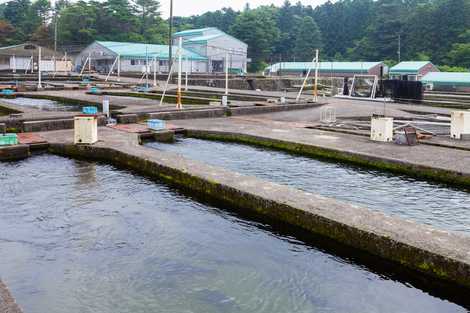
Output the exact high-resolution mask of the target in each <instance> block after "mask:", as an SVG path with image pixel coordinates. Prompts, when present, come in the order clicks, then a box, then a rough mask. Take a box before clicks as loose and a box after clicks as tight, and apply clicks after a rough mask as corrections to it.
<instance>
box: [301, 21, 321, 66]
mask: <svg viewBox="0 0 470 313" xmlns="http://www.w3.org/2000/svg"><path fill="white" fill-rule="evenodd" d="M321 47H322V39H321V33H320V29H319V28H318V26H317V23H315V21H314V20H313V18H311V17H310V16H306V17H304V18H303V19H302V24H301V26H300V28H299V31H298V33H297V36H296V41H295V56H296V59H297V60H299V61H305V62H309V61H310V60H311V59H313V56H314V55H315V52H314V51H315V49H320V48H321Z"/></svg>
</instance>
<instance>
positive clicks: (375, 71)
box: [265, 62, 388, 77]
mask: <svg viewBox="0 0 470 313" xmlns="http://www.w3.org/2000/svg"><path fill="white" fill-rule="evenodd" d="M310 67H311V68H312V69H313V68H314V67H315V64H312V63H311V62H281V63H275V64H272V65H271V66H268V67H267V68H266V69H265V75H295V76H302V75H306V74H307V72H308V69H309V68H310ZM381 69H382V70H383V74H386V73H387V71H388V67H387V66H386V65H385V64H384V63H383V62H320V63H319V75H320V76H332V77H353V76H354V75H377V76H380V72H381ZM312 74H313V72H312Z"/></svg>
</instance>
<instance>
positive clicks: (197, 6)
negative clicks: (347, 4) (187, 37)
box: [160, 0, 326, 17]
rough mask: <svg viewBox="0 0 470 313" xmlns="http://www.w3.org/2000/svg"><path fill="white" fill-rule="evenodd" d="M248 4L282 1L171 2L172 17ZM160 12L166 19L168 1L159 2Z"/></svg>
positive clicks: (311, 1) (279, 1) (312, 1)
mask: <svg viewBox="0 0 470 313" xmlns="http://www.w3.org/2000/svg"><path fill="white" fill-rule="evenodd" d="M247 2H249V3H250V7H251V8H255V7H257V6H260V5H269V4H274V5H276V6H280V5H282V3H283V2H284V0H249V1H247V0H173V5H174V9H173V10H174V15H176V16H190V15H197V14H201V13H204V12H207V11H215V10H218V9H222V8H223V7H231V8H233V9H235V10H241V9H243V7H244V6H245V4H246V3H247ZM290 2H291V3H293V4H294V3H296V2H297V0H290ZM301 2H302V3H303V4H305V5H308V4H310V5H311V6H313V7H315V6H317V5H319V4H321V3H323V2H326V0H303V1H301ZM160 3H161V6H162V7H161V11H162V15H163V17H168V15H169V13H168V12H169V11H170V0H160Z"/></svg>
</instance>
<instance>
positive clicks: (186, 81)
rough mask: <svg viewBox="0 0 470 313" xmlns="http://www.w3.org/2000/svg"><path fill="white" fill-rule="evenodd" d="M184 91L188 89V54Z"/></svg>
mask: <svg viewBox="0 0 470 313" xmlns="http://www.w3.org/2000/svg"><path fill="white" fill-rule="evenodd" d="M191 67H192V66H191ZM191 70H192V68H191ZM184 91H188V56H186V79H185V83H184Z"/></svg>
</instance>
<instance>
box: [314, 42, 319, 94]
mask: <svg viewBox="0 0 470 313" xmlns="http://www.w3.org/2000/svg"><path fill="white" fill-rule="evenodd" d="M318 54H319V51H318V49H317V50H315V85H314V87H313V92H314V101H317V100H318V89H317V83H318Z"/></svg>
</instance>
